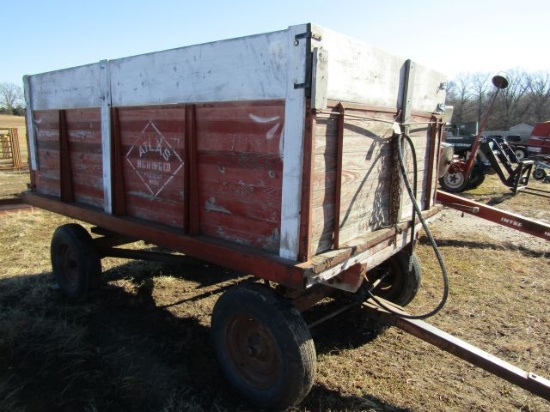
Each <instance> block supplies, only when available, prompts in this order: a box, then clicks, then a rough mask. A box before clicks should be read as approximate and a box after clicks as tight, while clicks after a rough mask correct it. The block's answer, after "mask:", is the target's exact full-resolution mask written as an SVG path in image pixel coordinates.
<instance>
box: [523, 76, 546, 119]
mask: <svg viewBox="0 0 550 412" xmlns="http://www.w3.org/2000/svg"><path fill="white" fill-rule="evenodd" d="M527 86H528V88H529V92H528V93H529V98H530V100H531V101H532V103H533V110H532V112H533V123H537V122H542V121H544V120H548V119H549V118H550V72H537V73H533V74H532V75H530V76H529V77H528V79H527Z"/></svg>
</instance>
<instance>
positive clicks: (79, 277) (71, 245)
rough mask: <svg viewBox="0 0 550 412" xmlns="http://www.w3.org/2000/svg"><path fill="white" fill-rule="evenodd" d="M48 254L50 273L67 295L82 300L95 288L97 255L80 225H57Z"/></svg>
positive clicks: (98, 270)
mask: <svg viewBox="0 0 550 412" xmlns="http://www.w3.org/2000/svg"><path fill="white" fill-rule="evenodd" d="M50 255H51V261H52V269H53V274H54V277H55V279H56V281H57V284H58V285H59V288H60V289H61V291H62V292H63V294H65V296H66V297H67V298H69V299H70V300H74V301H80V300H84V299H86V298H87V297H88V296H89V295H90V294H91V293H93V292H95V291H96V290H97V289H98V288H99V285H100V283H101V258H100V256H99V254H98V252H97V249H96V247H95V245H94V242H93V239H92V237H91V236H90V234H89V233H88V232H87V231H86V229H84V228H83V227H82V226H80V225H78V224H75V223H69V224H66V225H63V226H59V227H58V228H57V229H56V230H55V232H54V234H53V237H52V241H51V245H50Z"/></svg>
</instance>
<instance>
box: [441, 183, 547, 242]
mask: <svg viewBox="0 0 550 412" xmlns="http://www.w3.org/2000/svg"><path fill="white" fill-rule="evenodd" d="M436 200H437V201H438V202H440V203H442V204H443V205H445V206H448V207H450V208H453V209H457V210H460V211H462V212H465V213H468V214H471V215H474V216H477V217H480V218H482V219H486V220H490V221H491V222H495V223H498V224H499V225H502V226H506V227H509V228H511V229H515V230H519V231H520V232H523V233H528V234H530V235H533V236H537V237H540V238H542V239H546V240H549V241H550V225H548V224H546V223H542V222H538V221H536V220H533V219H528V218H526V217H524V216H521V215H518V214H515V213H510V212H505V211H504V210H500V209H497V208H494V207H491V206H487V205H485V204H483V203H479V202H475V201H473V200H469V199H465V198H463V197H460V196H456V195H452V194H450V193H447V192H442V191H439V190H438V191H436Z"/></svg>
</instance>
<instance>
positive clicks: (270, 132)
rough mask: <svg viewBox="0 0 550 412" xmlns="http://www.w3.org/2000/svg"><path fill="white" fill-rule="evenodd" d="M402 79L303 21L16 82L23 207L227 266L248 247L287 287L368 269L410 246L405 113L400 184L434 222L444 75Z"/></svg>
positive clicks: (377, 58) (373, 53)
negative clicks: (24, 136)
mask: <svg viewBox="0 0 550 412" xmlns="http://www.w3.org/2000/svg"><path fill="white" fill-rule="evenodd" d="M407 67H410V64H408V63H406V62H404V61H403V59H400V58H398V57H395V56H391V55H388V54H387V53H385V52H382V51H380V50H378V49H375V48H373V47H370V46H367V45H365V44H363V43H362V42H359V41H357V40H354V39H351V38H348V37H346V36H343V35H341V34H338V33H335V32H332V31H330V30H327V29H324V28H322V27H319V26H315V25H312V24H305V25H298V26H291V27H289V28H288V29H287V30H282V31H278V32H272V33H265V34H260V35H255V36H248V37H243V38H239V39H231V40H224V41H219V42H213V43H208V44H203V45H197V46H189V47H183V48H178V49H173V50H167V51H162V52H155V53H149V54H144V55H139V56H134V57H128V58H122V59H117V60H110V61H107V60H104V61H100V62H98V63H96V64H90V65H86V66H80V67H75V68H71V69H64V70H59V71H55V72H50V73H44V74H39V75H33V76H26V77H25V79H24V83H25V96H26V99H27V107H28V108H29V110H28V111H27V126H28V127H27V132H28V140H29V152H30V159H31V169H32V193H29V194H27V196H26V199H27V201H29V202H30V203H32V204H34V205H36V206H40V207H44V208H46V209H49V210H53V211H56V212H58V213H62V214H67V215H68V216H73V217H75V218H78V219H81V220H84V221H87V222H90V223H93V224H96V225H99V226H104V225H108V226H104V227H105V229H108V230H111V231H113V232H120V233H122V234H124V235H133V233H132V232H137V233H140V234H141V238H143V239H144V240H147V241H149V242H152V243H157V244H162V245H163V246H166V247H171V246H172V248H174V249H177V250H180V251H182V252H184V253H188V254H195V253H196V254H198V256H202V257H203V258H208V256H207V254H206V252H205V250H206V251H208V253H210V254H212V255H214V254H216V252H215V251H218V252H221V251H222V249H223V250H225V253H221V255H220V256H221V257H218V256H212V257H211V259H210V260H214V261H216V262H217V263H220V264H224V263H225V264H226V266H229V267H234V268H237V269H243V264H242V262H239V259H237V258H233V257H231V256H230V252H229V251H232V250H233V249H236V250H238V251H240V252H239V254H242V253H244V252H243V251H244V250H249V252H247V253H245V255H246V256H248V258H247V259H245V260H244V261H245V262H247V265H249V266H247V267H248V271H252V272H254V273H257V274H259V275H260V276H262V277H265V278H268V279H272V280H277V281H280V282H281V283H287V284H291V285H293V286H294V287H296V288H298V289H300V288H302V287H304V286H306V285H309V284H313V283H315V282H317V281H319V279H321V280H322V281H323V282H324V281H328V280H329V278H330V277H331V276H337V273H336V272H337V270H336V269H334V270H331V269H330V267H331V265H332V266H335V267H336V266H337V265H338V268H339V269H338V270H344V269H345V268H346V264H347V263H342V262H344V261H345V260H346V259H350V258H352V257H353V255H355V254H360V257H359V258H356V259H355V260H354V262H356V263H360V264H363V265H365V264H368V265H369V266H370V265H376V264H378V263H380V262H381V259H384V258H389V257H390V256H391V255H392V254H394V253H396V252H398V251H399V250H400V249H401V248H403V247H405V246H406V244H407V243H408V242H409V240H407V239H410V234H407V236H408V237H405V235H404V234H403V232H401V231H402V230H403V228H405V229H406V227H408V226H410V225H411V215H412V201H411V200H410V199H409V198H408V195H407V194H406V193H405V192H404V187H403V182H402V179H401V176H400V175H399V172H398V163H397V156H396V147H397V144H398V135H399V133H398V132H399V130H400V123H399V122H401V123H402V120H403V119H402V118H401V117H402V116H401V113H403V109H405V108H406V112H407V119H406V120H407V122H409V123H410V124H408V125H407V130H409V131H410V133H409V136H410V138H411V140H412V141H413V143H414V147H415V152H416V164H413V156H412V152H411V150H410V148H407V147H405V148H404V157H405V164H406V168H407V175H408V177H409V179H411V180H412V179H413V176H414V174H413V171H412V170H413V169H414V168H416V169H417V172H418V173H417V180H416V182H415V183H416V186H417V189H416V197H417V199H418V203H419V205H420V207H421V209H422V210H423V211H424V213H425V214H427V215H431V214H433V213H435V212H436V211H437V207H435V206H434V201H433V199H434V196H435V187H436V182H437V180H436V179H437V176H436V173H435V170H436V166H437V155H438V152H439V151H438V150H437V148H438V147H439V144H440V139H441V115H440V114H439V112H438V108H439V106H440V104H441V103H442V102H443V101H444V97H445V96H444V90H442V88H441V82H442V80H443V77H442V76H441V75H440V74H437V73H434V72H432V71H430V70H427V69H424V68H421V67H420V66H415V67H416V68H415V76H414V80H415V81H414V82H413V81H412V78H409V77H407V76H409V74H408V69H407ZM405 85H408V86H407V90H406V91H407V93H405V91H404V88H405ZM405 100H406V101H407V103H404V101H405ZM405 105H406V107H405ZM413 166H414V167H413ZM399 227H401V229H398V228H399ZM413 229H414V230H416V228H413ZM405 231H406V230H405ZM398 232H399V233H398ZM162 233H165V234H166V235H167V237H166V238H165V237H164V236H163V235H162ZM166 239H171V240H173V241H174V242H175V243H174V244H173V245H171V244H170V243H169V242H167V241H166ZM210 243H211V244H212V245H216V246H215V247H214V248H213V249H212V248H208V247H207V246H208V245H209V244H210ZM357 245H363V246H364V245H369V248H371V249H372V250H371V251H370V252H369V251H368V250H367V249H368V248H366V247H364V248H363V247H358V246H357ZM239 254H238V255H239ZM253 256H259V259H260V261H261V262H264V263H262V264H260V269H257V268H254V269H252V270H251V269H250V266H252V263H251V262H252V257H253ZM319 262H322V263H319ZM327 262H331V263H330V264H329V263H327ZM350 262H351V261H350ZM348 263H349V262H348ZM321 268H323V269H321ZM264 271H265V272H269V273H263V274H262V273H260V272H264ZM327 271H328V272H327Z"/></svg>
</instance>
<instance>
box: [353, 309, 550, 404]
mask: <svg viewBox="0 0 550 412" xmlns="http://www.w3.org/2000/svg"><path fill="white" fill-rule="evenodd" d="M379 300H381V299H379ZM383 303H384V305H387V306H389V307H391V308H392V312H394V313H390V312H389V311H387V310H386V309H384V308H382V307H381V306H379V305H378V304H377V303H375V302H373V301H372V300H369V301H367V302H364V303H363V307H364V308H365V309H366V310H367V311H368V314H369V316H371V317H373V318H375V319H376V320H377V321H379V322H381V323H384V324H386V325H388V326H396V327H398V328H399V329H401V330H403V331H404V332H407V333H409V334H411V335H413V336H416V337H417V338H419V339H422V340H423V341H426V342H428V343H430V344H432V345H434V346H436V347H438V348H439V349H442V350H444V351H447V352H449V353H450V354H452V355H455V356H457V357H459V358H461V359H463V360H465V361H467V362H470V363H471V364H472V365H475V366H477V367H480V368H482V369H485V370H486V371H488V372H490V373H492V374H493V375H496V376H498V377H500V378H503V379H505V380H507V381H508V382H510V383H512V384H514V385H516V386H519V387H521V388H523V389H525V390H527V391H529V392H531V393H533V394H534V395H537V396H540V397H541V398H543V399H546V400H548V401H550V380H548V379H545V378H543V377H541V376H538V375H535V374H534V373H531V372H525V371H524V370H522V369H520V368H518V367H516V366H514V365H512V364H510V363H508V362H506V361H504V360H502V359H499V358H497V357H496V356H493V355H491V354H490V353H487V352H485V351H483V350H481V349H479V348H476V347H475V346H473V345H470V344H469V343H466V342H464V341H462V340H460V339H458V338H456V337H454V336H452V335H449V334H448V333H446V332H443V331H442V330H439V329H437V328H436V327H434V326H432V325H429V324H427V323H426V322H423V321H421V320H416V319H406V318H404V317H401V316H399V313H401V314H403V315H405V316H407V313H406V312H404V311H403V309H402V308H400V307H399V306H396V305H394V304H392V303H391V302H388V301H383Z"/></svg>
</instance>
